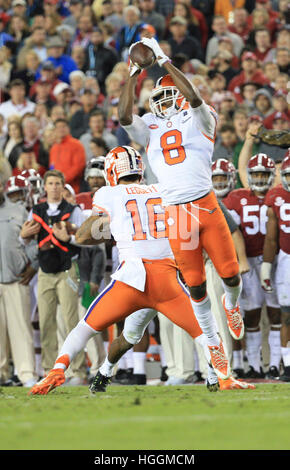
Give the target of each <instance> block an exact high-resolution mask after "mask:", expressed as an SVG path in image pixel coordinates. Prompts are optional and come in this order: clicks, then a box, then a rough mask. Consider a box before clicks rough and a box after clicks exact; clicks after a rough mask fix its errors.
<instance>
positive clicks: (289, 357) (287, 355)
mask: <svg viewBox="0 0 290 470" xmlns="http://www.w3.org/2000/svg"><path fill="white" fill-rule="evenodd" d="M281 353H282V358H283V364H284V367H289V366H290V348H284V347H282V348H281Z"/></svg>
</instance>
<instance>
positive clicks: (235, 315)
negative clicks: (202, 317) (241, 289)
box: [222, 294, 245, 339]
mask: <svg viewBox="0 0 290 470" xmlns="http://www.w3.org/2000/svg"><path fill="white" fill-rule="evenodd" d="M225 297H226V294H223V295H222V304H223V307H224V311H225V312H226V316H227V323H228V327H229V330H230V334H231V335H232V337H233V338H234V339H242V337H243V336H244V331H245V328H244V321H243V318H242V315H241V313H240V307H239V305H238V306H237V307H235V308H233V309H232V310H228V309H227V308H226V306H225Z"/></svg>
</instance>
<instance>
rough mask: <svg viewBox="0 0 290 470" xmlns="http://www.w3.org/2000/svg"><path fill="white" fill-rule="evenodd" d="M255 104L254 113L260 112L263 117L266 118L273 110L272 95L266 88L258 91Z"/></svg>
mask: <svg viewBox="0 0 290 470" xmlns="http://www.w3.org/2000/svg"><path fill="white" fill-rule="evenodd" d="M254 105H255V108H254V110H253V113H254V114H258V115H259V116H261V118H262V119H265V118H266V117H267V116H269V115H270V114H271V113H272V112H273V108H272V96H271V94H270V93H269V92H268V91H267V90H266V89H265V88H261V89H260V90H258V91H256V93H255V97H254Z"/></svg>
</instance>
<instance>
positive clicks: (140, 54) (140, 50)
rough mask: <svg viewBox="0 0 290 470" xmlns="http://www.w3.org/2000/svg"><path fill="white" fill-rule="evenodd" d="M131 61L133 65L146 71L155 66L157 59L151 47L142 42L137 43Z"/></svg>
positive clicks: (132, 51) (131, 54) (131, 53)
mask: <svg viewBox="0 0 290 470" xmlns="http://www.w3.org/2000/svg"><path fill="white" fill-rule="evenodd" d="M130 59H131V61H132V62H133V64H135V65H139V67H141V68H142V69H146V68H147V67H151V65H153V64H154V62H155V59H156V57H155V55H154V52H153V51H152V49H150V47H148V46H145V44H143V43H142V42H137V43H136V44H135V46H133V47H132V49H131V52H130Z"/></svg>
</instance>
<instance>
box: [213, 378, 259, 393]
mask: <svg viewBox="0 0 290 470" xmlns="http://www.w3.org/2000/svg"><path fill="white" fill-rule="evenodd" d="M219 386H220V390H246V389H251V390H254V389H255V388H256V387H255V385H253V384H249V383H247V382H243V381H241V380H236V379H234V377H232V376H230V377H229V378H228V379H226V380H222V379H219Z"/></svg>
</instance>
